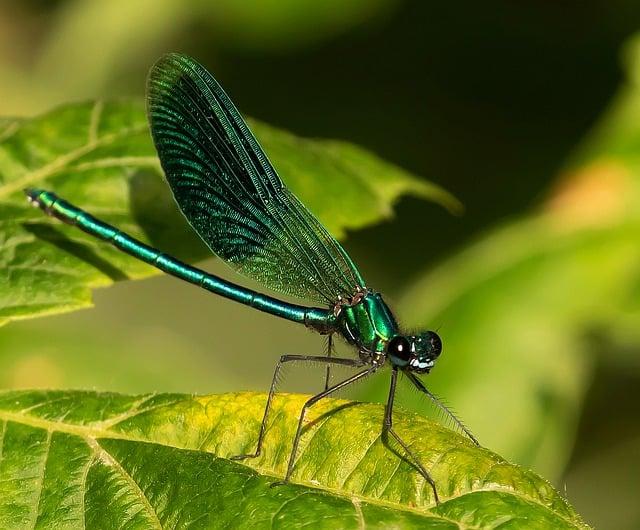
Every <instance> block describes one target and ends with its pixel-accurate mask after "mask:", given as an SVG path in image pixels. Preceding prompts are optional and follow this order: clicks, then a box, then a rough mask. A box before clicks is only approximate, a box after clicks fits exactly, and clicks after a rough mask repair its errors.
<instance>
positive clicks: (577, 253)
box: [369, 45, 640, 479]
mask: <svg viewBox="0 0 640 530" xmlns="http://www.w3.org/2000/svg"><path fill="white" fill-rule="evenodd" d="M639 52H640V46H639V45H636V53H635V56H634V57H635V58H636V66H635V70H636V71H638V72H640V60H638V59H637V58H639V57H640V53H639ZM630 77H631V79H630V82H629V83H628V85H627V86H626V87H624V89H623V90H622V91H621V94H620V96H619V97H618V98H617V99H616V101H615V102H614V104H613V105H612V108H611V109H610V111H609V112H608V113H607V114H606V116H604V118H603V120H602V122H601V123H600V124H599V125H598V126H597V127H596V128H595V129H594V131H593V133H592V134H591V135H590V137H589V138H588V139H587V140H586V141H585V144H584V145H583V146H582V147H581V148H580V150H579V151H578V152H576V154H575V156H574V158H573V160H572V161H571V163H570V164H569V165H568V167H567V168H566V170H565V171H564V172H563V174H562V175H560V178H559V182H558V184H557V186H556V187H555V189H554V190H552V192H551V193H550V196H549V198H548V199H547V200H546V201H545V202H544V203H543V204H542V206H541V207H539V208H537V209H536V210H534V211H533V212H531V213H529V214H527V215H525V216H523V217H521V218H520V219H516V220H513V221H511V222H508V223H504V224H503V225H501V226H498V227H495V228H494V229H493V230H491V231H490V232H489V233H487V234H485V235H484V236H482V237H480V238H478V239H477V240H476V241H475V242H474V243H473V244H471V245H470V246H468V247H467V248H465V249H463V250H461V251H460V252H459V253H457V255H455V256H453V257H451V258H450V259H448V260H446V261H444V262H443V263H442V264H440V265H439V266H438V267H437V268H436V269H435V270H431V271H429V272H427V273H426V274H425V275H424V277H423V278H422V279H421V280H420V281H419V282H418V283H417V284H416V285H415V286H414V287H412V288H411V289H410V290H409V291H408V292H407V294H406V296H405V298H404V300H403V303H402V306H401V308H400V309H401V311H400V313H401V314H403V315H406V316H407V320H408V321H409V323H410V324H414V325H420V326H432V327H440V332H441V334H442V336H443V340H444V343H445V349H444V354H443V356H442V358H441V359H440V360H439V361H438V363H439V365H438V367H437V369H436V370H435V371H434V372H433V375H432V376H431V377H430V378H429V384H430V385H431V388H432V389H433V390H434V391H436V392H437V393H440V394H442V395H443V396H445V397H446V398H447V399H448V400H449V401H450V402H451V403H453V404H455V406H456V407H457V409H458V410H461V411H464V419H465V420H466V422H467V423H468V424H469V425H470V427H472V429H473V430H474V432H475V433H476V434H477V435H478V436H479V438H480V439H481V440H482V441H484V442H485V443H487V444H488V445H489V446H490V447H493V448H495V449H496V450H497V451H499V452H500V453H501V454H504V455H505V456H506V457H507V458H509V459H512V460H514V461H516V462H519V463H521V464H524V465H527V466H530V467H532V468H533V469H535V470H536V471H538V472H540V473H543V474H544V475H545V476H547V477H551V478H553V479H557V478H558V477H559V476H560V474H561V473H562V471H563V469H564V466H565V464H566V462H567V458H568V456H569V454H570V450H571V448H572V446H573V443H574V436H575V429H576V424H577V421H578V417H579V414H580V411H581V408H582V403H583V397H584V394H585V391H586V389H587V388H588V385H589V382H590V380H591V374H592V367H593V365H594V361H595V359H594V357H595V354H596V353H600V352H599V349H601V348H602V345H603V343H606V342H609V343H613V342H615V341H616V340H617V341H620V343H623V344H625V345H626V346H625V347H624V348H620V351H622V352H626V354H627V355H631V354H635V355H636V356H637V351H638V345H639V344H640V304H639V303H638V300H639V297H638V293H639V292H640V288H639V286H640V244H639V243H640V125H639V124H640V88H639V85H640V76H638V75H637V74H632V75H631V76H630ZM632 345H633V346H632ZM601 353H603V354H604V355H606V356H607V357H611V355H612V353H611V351H610V350H607V351H603V352H601ZM636 358H637V357H636ZM384 391H385V389H384V388H378V389H377V395H378V396H380V397H382V396H383V395H384ZM369 397H372V396H371V395H370V396H369ZM479 403H481V406H478V404H479ZM487 411H491V414H487Z"/></svg>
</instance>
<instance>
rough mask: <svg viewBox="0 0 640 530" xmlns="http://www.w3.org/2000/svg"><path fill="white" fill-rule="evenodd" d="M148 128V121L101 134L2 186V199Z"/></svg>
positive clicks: (0, 192)
mask: <svg viewBox="0 0 640 530" xmlns="http://www.w3.org/2000/svg"><path fill="white" fill-rule="evenodd" d="M146 128H147V124H146V123H140V124H138V125H133V126H131V127H126V128H123V129H121V130H120V131H118V132H116V133H111V134H105V135H104V136H101V137H100V138H98V139H96V140H93V141H92V140H89V141H88V142H87V143H86V144H84V145H82V146H80V147H78V148H76V149H73V150H71V151H69V152H68V153H66V154H64V155H61V156H59V157H57V158H55V159H54V160H52V161H51V162H49V163H48V164H45V165H44V166H41V167H40V168H38V169H36V170H34V171H27V172H26V173H25V174H24V175H22V176H21V177H19V178H17V179H15V180H12V181H9V182H7V183H5V184H4V186H2V187H0V199H2V198H4V197H6V196H8V195H11V194H12V193H14V192H16V191H19V190H21V189H24V188H26V187H29V186H32V185H34V184H36V183H37V182H39V181H41V180H44V179H46V178H48V177H50V176H52V175H55V174H56V173H57V172H58V171H60V170H63V169H65V168H66V166H67V165H69V164H71V163H73V162H74V161H75V160H77V159H79V158H81V157H83V156H84V155H87V154H89V153H91V151H93V150H95V149H97V148H99V147H104V146H107V145H109V144H112V143H114V142H115V141H117V140H119V139H121V138H124V137H126V136H128V135H131V134H138V133H140V132H143V131H145V130H146Z"/></svg>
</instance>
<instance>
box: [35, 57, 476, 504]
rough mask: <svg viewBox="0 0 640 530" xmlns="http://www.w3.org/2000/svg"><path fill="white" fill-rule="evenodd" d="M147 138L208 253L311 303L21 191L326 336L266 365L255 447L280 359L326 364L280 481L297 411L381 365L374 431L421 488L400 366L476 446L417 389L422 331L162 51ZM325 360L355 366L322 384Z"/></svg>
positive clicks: (236, 116)
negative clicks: (337, 340) (403, 428)
mask: <svg viewBox="0 0 640 530" xmlns="http://www.w3.org/2000/svg"><path fill="white" fill-rule="evenodd" d="M147 104H148V116H149V122H150V127H151V134H152V136H153V141H154V143H155V147H156V150H157V152H158V156H159V157H160V162H161V164H162V168H163V170H164V173H165V175H166V178H167V181H168V182H169V186H170V187H171V191H172V192H173V196H174V198H175V200H176V202H177V203H178V206H179V207H180V210H181V211H182V213H183V214H184V216H185V217H186V218H187V220H188V221H189V223H190V224H191V226H192V227H193V229H194V230H195V231H196V232H197V233H198V234H199V235H200V237H201V238H202V239H203V240H204V241H205V242H206V243H207V245H208V246H209V248H210V249H211V250H212V251H213V252H214V253H215V254H216V255H217V256H219V257H220V258H221V259H223V260H224V261H225V262H226V263H228V264H229V265H230V266H231V267H233V268H234V269H235V270H237V271H238V272H240V273H241V274H244V275H246V276H249V277H251V278H253V279H255V280H257V281H259V282H261V283H262V284H263V285H265V286H267V287H268V288H270V289H272V290H274V291H278V292H281V293H284V294H287V295H292V296H295V297H298V298H302V299H306V300H312V301H314V302H316V303H318V304H320V307H309V306H305V305H297V304H292V303H288V302H284V301H282V300H279V299H277V298H274V297H271V296H267V295H265V294H262V293H258V292H256V291H253V290H250V289H247V288H244V287H241V286H239V285H236V284H234V283H231V282H229V281H226V280H224V279H222V278H219V277H217V276H214V275H212V274H208V273H207V272H204V271H202V270H200V269H197V268H195V267H192V266H190V265H187V264H186V263H183V262H181V261H179V260H177V259H175V258H173V257H171V256H168V255H167V254H164V253H162V252H160V251H158V250H156V249H155V248H152V247H150V246H148V245H146V244H144V243H142V242H141V241H138V240H136V239H134V238H132V237H131V236H129V235H127V234H125V233H123V232H121V231H119V230H118V229H116V228H114V227H112V226H110V225H108V224H106V223H104V222H102V221H100V220H98V219H96V218H95V217H93V216H91V215H90V214H88V213H86V212H84V211H83V210H81V209H79V208H77V207H76V206H73V205H72V204H70V203H68V202H66V201H65V200H63V199H61V198H59V197H57V196H56V195H55V194H54V193H51V192H48V191H43V190H37V189H28V190H25V192H26V194H27V195H28V197H29V199H30V200H31V201H32V202H33V203H34V204H35V205H37V206H39V207H40V208H41V209H42V210H44V211H45V212H46V213H48V214H49V215H52V216H53V217H56V218H58V219H60V220H62V221H64V222H66V223H69V224H72V225H75V226H77V227H78V228H80V229H81V230H83V231H84V232H86V233H88V234H91V235H92V236H95V237H98V238H100V239H102V240H104V241H105V242H107V243H110V244H111V245H114V246H115V247H117V248H118V249H120V250H122V251H123V252H126V253H127V254H129V255H131V256H134V257H135V258H138V259H140V260H142V261H144V262H146V263H149V264H150V265H153V266H154V267H157V268H158V269H160V270H162V271H164V272H166V273H168V274H171V275H173V276H176V277H178V278H180V279H182V280H185V281H187V282H189V283H192V284H195V285H197V286H199V287H202V288H203V289H206V290H208V291H211V292H213V293H216V294H219V295H221V296H224V297H225V298H229V299H231V300H234V301H236V302H240V303H242V304H245V305H248V306H250V307H254V308H256V309H259V310H260V311H264V312H266V313H270V314H272V315H275V316H278V317H281V318H284V319H287V320H291V321H293V322H298V323H300V324H303V325H305V326H306V327H307V328H310V329H312V330H314V331H316V332H318V333H320V334H323V335H328V337H329V348H328V352H327V354H326V355H324V356H311V355H308V356H307V355H283V356H282V357H281V358H280V361H279V362H278V364H277V366H276V370H275V373H274V377H273V381H272V384H271V389H270V391H269V396H268V399H267V404H266V407H265V411H264V416H263V420H262V424H261V427H260V432H259V435H258V441H257V446H256V450H255V451H254V452H253V453H251V454H247V455H239V456H237V457H236V458H237V459H243V458H251V457H256V456H258V455H259V454H260V452H261V449H262V445H263V443H264V438H265V432H266V425H267V419H268V416H269V410H270V407H271V403H272V400H273V396H274V393H275V391H276V382H277V380H278V374H279V372H280V369H281V367H282V365H284V364H286V363H296V362H310V361H313V362H320V363H323V364H325V365H326V367H327V368H326V378H325V387H324V390H323V391H322V392H320V393H319V394H317V395H315V396H313V397H312V398H310V399H309V400H308V401H307V402H306V403H305V405H304V407H303V409H302V411H301V413H300V417H299V421H298V428H297V431H296V435H295V438H294V440H293V448H292V450H291V455H290V457H289V463H288V467H287V472H286V474H285V477H284V481H285V482H287V481H289V479H290V477H291V473H292V471H293V469H294V465H295V461H296V453H297V450H298V443H299V441H300V435H301V432H302V427H303V424H304V419H305V414H306V412H307V410H308V409H309V408H310V407H312V406H313V405H314V404H315V403H317V402H318V401H319V400H321V399H322V398H324V397H326V396H329V395H331V394H333V393H334V392H336V391H337V390H339V389H342V388H344V387H346V386H348V385H350V384H352V383H354V382H356V381H358V380H362V379H364V378H366V377H368V376H370V375H371V374H373V373H374V372H376V371H377V370H379V369H380V368H381V367H382V366H389V367H390V368H391V383H390V388H389V396H388V399H387V405H386V408H385V415H384V422H383V426H382V430H383V440H384V441H385V443H387V444H388V443H389V436H391V437H392V438H393V439H395V440H396V442H397V443H398V444H399V445H400V446H402V448H403V450H404V451H405V453H406V455H407V457H408V458H409V459H410V461H412V463H413V464H414V465H415V467H416V468H417V470H418V471H419V473H420V474H421V475H422V476H423V477H424V479H425V480H427V481H428V483H429V484H430V485H431V488H432V489H433V495H434V500H435V501H436V502H438V494H437V490H436V486H435V483H434V481H433V480H432V478H431V476H430V475H429V473H428V471H427V470H426V469H425V468H424V466H423V465H422V463H421V462H420V460H419V459H418V458H417V457H416V456H415V455H414V453H413V452H412V451H411V449H410V447H408V446H407V444H406V443H405V442H404V441H403V440H402V439H401V438H400V437H399V436H398V435H397V433H396V431H395V430H394V428H393V421H392V418H393V403H394V397H395V391H396V384H397V378H398V374H399V373H404V374H405V375H406V377H407V378H408V380H409V381H410V382H411V383H412V384H413V385H414V386H415V387H416V388H417V389H418V390H419V391H420V392H422V393H424V394H426V395H427V396H428V397H429V398H430V399H431V400H432V401H433V402H434V403H435V404H436V406H437V407H439V409H440V410H442V411H443V412H444V413H445V414H447V415H448V416H449V417H450V418H451V419H452V420H453V422H454V423H455V424H456V425H457V426H458V427H459V428H460V429H462V430H463V431H464V432H465V433H466V434H467V435H468V436H469V438H471V440H473V442H474V443H476V444H477V443H478V442H477V441H476V439H475V438H474V437H473V435H472V434H471V433H470V432H469V431H468V430H467V429H466V428H465V426H464V425H463V424H462V423H461V422H460V421H459V420H458V419H457V418H456V417H455V416H454V415H453V413H452V412H451V411H450V410H449V409H448V408H447V407H446V406H445V405H444V404H443V403H442V402H441V401H440V400H438V398H437V397H436V396H434V395H433V394H432V393H431V392H429V390H427V388H426V387H425V386H424V384H423V383H422V381H421V380H420V378H419V375H422V374H427V373H429V371H430V370H431V368H432V367H433V366H434V363H435V361H436V359H437V358H438V356H439V355H440V353H441V351H442V343H441V341H440V337H439V336H438V335H437V334H436V333H435V332H433V331H425V332H422V333H417V334H413V335H410V334H404V333H402V331H401V330H400V328H399V326H398V323H397V322H396V319H395V318H394V316H393V314H392V312H391V310H390V309H389V307H388V306H387V304H386V303H385V302H384V300H383V298H382V296H381V295H380V294H379V293H377V292H375V291H373V290H372V289H370V288H368V287H367V286H366V285H365V283H364V280H363V279H362V277H361V276H360V273H359V272H358V269H357V268H356V266H355V265H354V263H353V261H352V260H351V258H349V256H348V255H347V253H346V252H345V251H344V249H343V248H342V246H341V245H340V244H339V243H338V242H337V241H336V240H335V239H334V238H333V237H332V236H331V235H330V234H329V232H327V230H326V229H325V228H324V227H323V226H322V225H321V224H320V222H319V221H318V220H317V219H316V218H315V217H314V216H313V215H312V214H311V213H310V212H309V211H308V210H307V209H306V208H305V207H304V205H303V204H302V203H301V202H300V201H299V200H298V199H297V198H296V197H295V196H294V195H293V194H292V193H291V192H290V191H289V190H288V189H287V187H286V186H285V185H284V184H283V182H282V181H281V180H280V178H279V177H278V175H277V174H276V172H275V170H274V168H273V166H272V165H271V163H270V162H269V160H268V158H267V156H266V155H265V153H264V151H263V150H262V148H261V147H260V145H259V144H258V142H257V141H256V139H255V137H254V136H253V134H252V133H251V131H250V130H249V128H248V127H247V124H246V123H245V121H244V119H243V118H242V116H241V115H240V113H239V112H238V110H237V109H236V107H235V106H234V104H233V103H232V102H231V100H230V99H229V97H228V96H227V95H226V94H225V92H224V91H223V90H222V88H221V87H220V85H219V84H218V83H217V82H216V80H215V79H214V78H213V76H212V75H211V74H210V73H209V72H207V70H205V68H203V67H202V66H201V65H200V64H198V63H197V62H196V61H194V60H193V59H191V58H189V57H186V56H184V55H180V54H169V55H166V56H165V57H163V58H162V59H160V60H159V61H158V62H157V63H156V64H155V65H154V66H153V68H152V69H151V72H150V74H149V79H148V84H147ZM334 335H337V336H340V337H342V338H343V339H344V340H346V342H347V343H348V344H350V345H352V346H353V347H354V349H355V351H356V352H357V358H353V359H352V358H340V357H335V356H333V349H332V342H331V340H332V337H333V336H334ZM331 365H342V366H348V367H353V368H356V369H358V371H357V372H356V373H355V374H354V375H352V376H351V377H349V378H347V379H345V380H343V381H341V382H339V383H337V384H330V377H329V374H330V373H329V370H330V366H331Z"/></svg>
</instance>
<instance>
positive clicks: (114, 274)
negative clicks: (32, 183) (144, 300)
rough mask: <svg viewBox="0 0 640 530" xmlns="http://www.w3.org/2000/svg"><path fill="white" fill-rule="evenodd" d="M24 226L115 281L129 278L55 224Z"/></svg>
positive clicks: (30, 224)
mask: <svg viewBox="0 0 640 530" xmlns="http://www.w3.org/2000/svg"><path fill="white" fill-rule="evenodd" d="M22 227H23V228H24V229H25V230H26V231H27V232H29V233H31V234H33V235H34V236H35V237H36V238H38V239H40V240H41V241H45V242H46V243H47V244H50V245H53V246H55V247H56V248H58V249H59V250H61V251H63V252H66V253H67V254H71V255H72V256H74V257H75V258H77V259H79V260H80V261H84V262H85V263H88V264H89V265H91V266H92V267H95V268H96V269H98V270H99V271H100V272H101V273H102V274H104V275H105V276H107V277H108V278H110V279H111V280H112V281H114V282H116V281H121V280H127V279H128V276H127V275H126V274H125V273H124V272H123V271H122V270H120V269H119V268H118V267H115V266H114V265H113V264H111V263H109V262H108V261H107V260H105V259H104V258H101V257H100V256H98V255H97V254H96V253H95V252H94V251H93V250H91V249H90V248H88V247H86V246H85V245H83V244H81V243H76V242H74V241H71V240H70V239H69V238H67V237H66V236H65V235H64V234H63V233H62V232H61V231H60V230H58V229H57V228H56V227H54V226H51V225H48V224H41V223H29V224H27V223H24V224H23V225H22Z"/></svg>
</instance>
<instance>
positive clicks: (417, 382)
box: [406, 372, 480, 447]
mask: <svg viewBox="0 0 640 530" xmlns="http://www.w3.org/2000/svg"><path fill="white" fill-rule="evenodd" d="M406 375H407V377H408V378H409V381H411V382H412V383H413V384H414V386H415V387H416V388H417V389H418V390H419V391H420V392H422V393H424V394H426V395H427V397H428V398H429V399H430V400H431V401H433V403H434V404H435V405H436V406H437V407H438V408H439V409H440V410H441V411H442V412H444V413H445V414H446V415H447V416H449V417H450V418H451V420H452V421H453V423H454V424H455V425H456V426H457V427H458V428H460V430H461V431H462V432H464V433H465V434H466V435H467V436H468V437H469V438H470V439H471V441H472V442H473V443H474V444H476V445H477V446H478V447H479V446H480V442H478V440H477V439H476V437H475V436H474V435H473V433H472V432H471V431H470V430H469V429H467V427H466V426H465V424H464V423H462V422H461V421H460V420H459V419H458V418H457V416H456V415H455V414H454V413H453V412H452V411H451V410H450V409H449V407H447V406H446V405H445V404H444V403H443V402H442V401H440V399H438V396H436V395H435V394H432V393H431V392H430V391H429V390H428V389H427V387H426V386H424V384H423V383H422V381H420V379H418V378H417V377H416V376H415V375H414V374H412V373H411V372H407V373H406Z"/></svg>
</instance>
